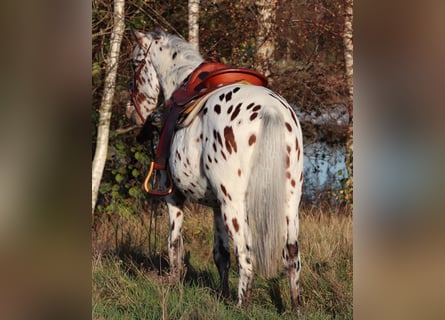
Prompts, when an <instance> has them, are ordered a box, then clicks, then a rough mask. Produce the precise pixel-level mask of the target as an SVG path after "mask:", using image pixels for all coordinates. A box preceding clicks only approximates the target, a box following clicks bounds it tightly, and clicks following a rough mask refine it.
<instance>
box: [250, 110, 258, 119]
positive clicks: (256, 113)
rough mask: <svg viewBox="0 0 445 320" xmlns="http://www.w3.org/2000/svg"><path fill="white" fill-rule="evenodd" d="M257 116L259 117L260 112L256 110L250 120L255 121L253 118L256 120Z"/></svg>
mask: <svg viewBox="0 0 445 320" xmlns="http://www.w3.org/2000/svg"><path fill="white" fill-rule="evenodd" d="M256 117H258V112H254V113H252V115H251V116H250V118H249V119H250V121H253V120H255V118H256Z"/></svg>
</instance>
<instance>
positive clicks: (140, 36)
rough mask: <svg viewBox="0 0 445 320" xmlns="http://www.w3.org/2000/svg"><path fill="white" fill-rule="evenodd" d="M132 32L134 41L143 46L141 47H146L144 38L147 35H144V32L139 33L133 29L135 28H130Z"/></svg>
mask: <svg viewBox="0 0 445 320" xmlns="http://www.w3.org/2000/svg"><path fill="white" fill-rule="evenodd" d="M130 30H131V34H132V35H133V38H134V40H135V41H136V42H137V43H138V44H139V45H140V46H141V47H143V46H144V45H143V41H142V40H143V38H144V37H145V34H144V33H142V32H140V31H137V30H135V29H133V28H130Z"/></svg>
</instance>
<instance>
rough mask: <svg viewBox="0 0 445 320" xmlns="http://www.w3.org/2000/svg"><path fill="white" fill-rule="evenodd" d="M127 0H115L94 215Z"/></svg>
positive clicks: (95, 161)
mask: <svg viewBox="0 0 445 320" xmlns="http://www.w3.org/2000/svg"><path fill="white" fill-rule="evenodd" d="M124 7H125V0H114V18H113V19H114V26H113V31H112V33H111V38H110V51H109V54H108V61H107V67H106V71H105V84H104V91H103V96H102V101H101V104H100V109H99V115H100V116H99V123H98V126H97V142H96V150H95V154H94V159H93V164H92V216H93V217H94V208H95V207H96V201H97V194H98V191H99V185H100V181H101V179H102V174H103V170H104V166H105V160H106V158H107V151H108V137H109V131H110V119H111V105H112V102H113V97H114V89H115V84H116V74H117V66H118V61H119V51H120V46H121V42H122V37H123V34H124V30H125V20H124V18H125V16H124Z"/></svg>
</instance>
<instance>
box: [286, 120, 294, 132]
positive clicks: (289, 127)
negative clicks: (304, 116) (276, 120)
mask: <svg viewBox="0 0 445 320" xmlns="http://www.w3.org/2000/svg"><path fill="white" fill-rule="evenodd" d="M285 125H286V128H287V130H288V131H289V132H292V126H291V125H290V124H289V123H288V122H286V123H285Z"/></svg>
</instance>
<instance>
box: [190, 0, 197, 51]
mask: <svg viewBox="0 0 445 320" xmlns="http://www.w3.org/2000/svg"><path fill="white" fill-rule="evenodd" d="M188 7H189V42H190V43H191V44H193V45H194V46H195V47H196V48H197V49H199V0H189V2H188Z"/></svg>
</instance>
